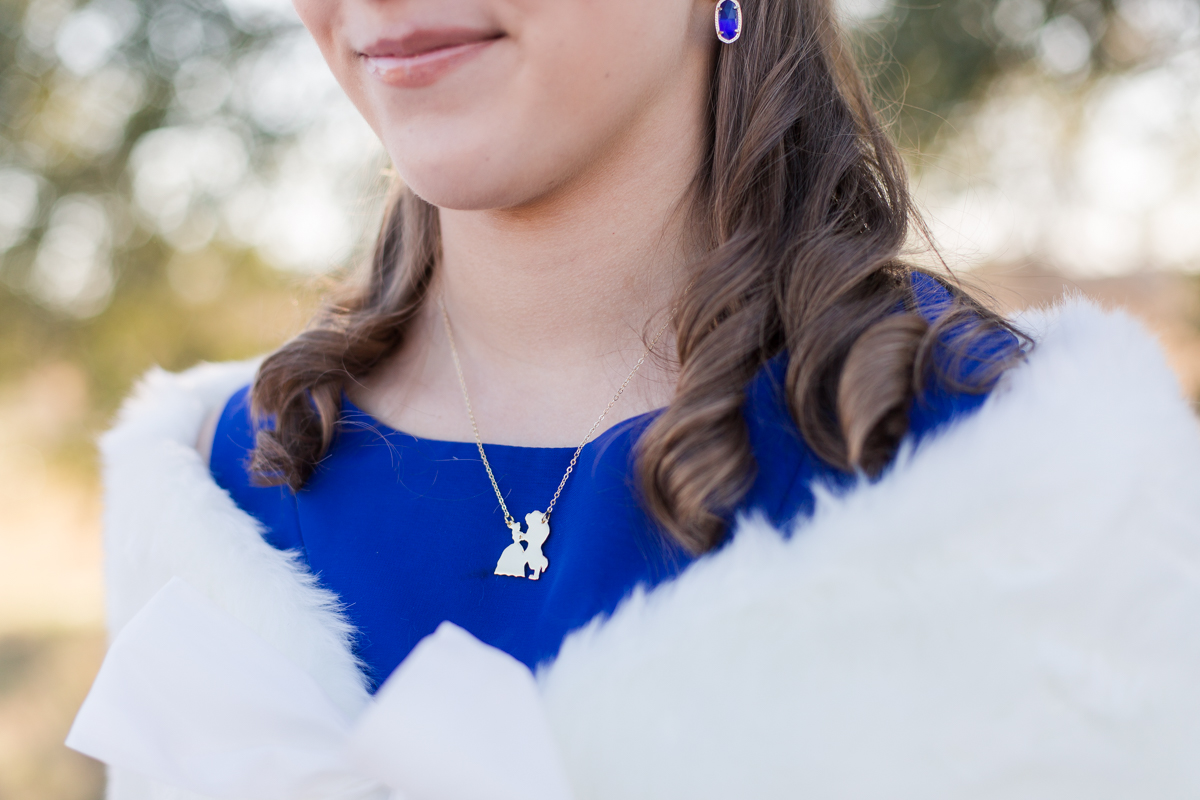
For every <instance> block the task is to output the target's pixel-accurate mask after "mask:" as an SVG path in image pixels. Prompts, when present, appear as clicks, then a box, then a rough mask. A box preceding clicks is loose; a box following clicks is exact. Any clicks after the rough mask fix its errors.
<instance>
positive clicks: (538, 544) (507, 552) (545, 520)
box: [438, 300, 671, 581]
mask: <svg viewBox="0 0 1200 800" xmlns="http://www.w3.org/2000/svg"><path fill="white" fill-rule="evenodd" d="M438 307H439V308H440V309H441V311H442V323H443V324H444V325H445V326H446V338H447V339H449V340H450V355H451V356H452V357H453V358H454V370H455V372H457V373H458V385H459V387H460V388H461V389H462V396H463V402H464V403H466V406H467V416H468V417H469V418H470V419H471V430H472V431H473V432H474V434H475V446H476V447H477V448H479V458H480V460H481V461H483V468H484V469H485V470H487V476H488V480H490V481H491V482H492V490H493V491H494V492H495V493H496V499H497V500H499V501H500V510H501V511H503V512H504V524H505V525H507V526H508V529H509V531H510V532H511V533H512V544H510V545H509V546H508V547H506V548H504V552H503V553H501V554H500V560H499V561H497V562H496V570H495V574H496V575H508V576H510V577H513V578H524V577H528V578H529V580H531V581H536V580H537V579H538V578H539V577H541V574H542V573H543V572H545V571H546V568H547V567H549V566H550V562H549V560H547V558H546V556H545V554H544V553H542V545H543V544H545V542H546V539H547V538H548V537H549V536H550V513H551V512H552V511H554V506H555V504H556V503H558V498H559V496H560V495H561V494H562V490H563V487H564V486H566V485H567V478H570V477H571V473H572V472H574V471H575V464H576V463H577V462H578V461H579V454H580V453H582V452H583V448H584V446H585V445H587V443H588V442H590V441H591V439H592V434H594V433H595V432H596V429H597V428H599V427H600V423H601V422H603V421H604V418H605V417H606V416H608V412H609V411H611V410H612V407H613V406H615V405H616V404H617V401H618V400H620V399H621V395H622V393H624V391H625V387H627V386H628V385H629V382H630V381H632V380H633V376H634V375H636V374H637V371H638V370H639V369H640V368H641V366H642V364H644V363H645V361H646V359H647V358H648V357H649V355H650V353H652V352H653V351H654V347H655V345H657V344H658V340H659V339H661V338H662V335H663V334H664V333H665V332H666V330H667V326H668V325H669V324H670V323H671V320H670V318H668V319H667V321H666V322H664V323H663V326H662V327H661V328H659V329H658V333H656V334H655V335H654V339H653V340H652V341H651V342H650V346H649V347H647V348H646V352H644V353H642V357H641V358H639V359H638V360H637V363H636V364H634V365H633V369H631V370H630V371H629V375H627V376H626V377H625V382H624V383H622V384H621V386H620V388H619V389H617V393H616V394H615V395H613V399H612V400H610V401H609V402H608V405H607V406H605V408H604V410H603V411H602V412H600V417H599V418H598V419H597V420H596V421H595V422H594V423H592V427H591V430H589V431H588V432H587V435H586V436H584V437H583V441H582V442H580V443H579V447H576V448H575V454H574V455H572V456H571V463H569V464H568V465H567V471H566V472H565V473H563V476H562V480H561V481H559V482H558V488H557V489H555V490H554V496H553V497H551V498H550V505H549V506H547V507H546V511H545V513H543V512H541V511H531V512H529V513H528V514H526V515H525V524H526V525H527V526H528V530H527V531H524V532H523V531H522V530H521V523H519V522H517V521H516V520H515V519H513V516H512V514H510V513H509V511H508V506H507V505H505V503H504V495H503V494H502V493H501V492H500V485H499V484H498V483H497V482H496V475H495V473H493V472H492V465H491V464H489V463H488V459H487V453H485V452H483V438H482V437H481V436H480V435H479V425H478V424H476V422H475V412H474V411H473V410H472V409H471V396H470V395H469V394H468V393H467V381H466V379H465V378H464V377H463V371H462V362H461V361H460V360H459V358H458V347H457V346H456V345H455V343H454V331H453V330H451V328H450V315H449V314H447V313H446V304H445V303H443V302H442V301H441V300H439V301H438ZM522 542H524V543H525V546H524V547H522V546H521V543H522ZM526 567H529V569H530V570H531V573H530V574H529V575H528V576H526V575H525V568H526Z"/></svg>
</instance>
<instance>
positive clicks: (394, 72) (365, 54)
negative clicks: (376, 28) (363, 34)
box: [359, 28, 503, 89]
mask: <svg viewBox="0 0 1200 800" xmlns="http://www.w3.org/2000/svg"><path fill="white" fill-rule="evenodd" d="M502 37H503V34H502V33H500V32H497V31H487V30H479V29H468V28H442V29H426V30H417V31H413V32H412V33H410V34H408V35H407V36H404V37H401V38H399V39H381V40H379V41H376V42H374V43H372V44H371V45H369V46H367V47H365V48H363V49H362V50H361V51H360V52H359V55H360V57H361V58H362V59H363V62H364V64H365V66H366V68H367V71H368V72H370V73H371V74H372V75H373V76H375V77H376V78H377V79H378V80H380V81H382V82H383V83H386V84H388V85H389V86H395V87H399V88H406V89H415V88H420V87H423V86H429V85H431V84H432V83H434V82H435V81H437V80H438V79H439V78H441V77H442V76H443V75H445V74H446V73H448V72H450V71H451V70H453V69H455V68H456V67H458V66H460V65H462V64H464V63H465V62H467V61H469V60H470V59H472V58H474V57H475V56H477V55H479V54H480V53H482V52H483V51H484V50H486V49H487V48H488V47H490V46H491V45H492V44H494V43H495V42H496V41H497V40H499V39H500V38H502Z"/></svg>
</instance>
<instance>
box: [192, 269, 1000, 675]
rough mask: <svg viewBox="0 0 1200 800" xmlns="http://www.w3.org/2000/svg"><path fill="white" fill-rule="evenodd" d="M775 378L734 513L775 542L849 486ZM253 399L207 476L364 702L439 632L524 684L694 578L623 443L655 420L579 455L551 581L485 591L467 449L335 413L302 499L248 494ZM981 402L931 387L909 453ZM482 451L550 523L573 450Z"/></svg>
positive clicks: (525, 507) (479, 505)
mask: <svg viewBox="0 0 1200 800" xmlns="http://www.w3.org/2000/svg"><path fill="white" fill-rule="evenodd" d="M931 283H932V281H931ZM925 288H927V289H928V292H932V293H933V301H934V305H936V304H937V302H940V301H941V300H942V299H943V298H942V297H940V296H939V294H938V293H941V294H943V295H944V293H945V290H944V289H941V287H940V286H936V285H934V286H929V287H925ZM921 305H922V308H923V309H928V308H929V305H928V304H926V303H925V302H924V301H923V302H922V304H921ZM1012 344H1013V342H1012V338H1011V336H1009V335H1008V334H1006V333H997V334H996V336H995V337H991V341H990V343H989V344H987V345H986V349H987V351H988V353H985V354H980V357H979V358H977V359H975V363H977V364H981V363H986V362H987V360H988V358H994V357H998V356H999V355H1000V354H1001V353H1007V352H1011V347H1012ZM786 365H787V362H786V357H785V356H780V357H777V358H776V359H774V360H772V361H771V362H770V363H768V364H767V365H766V366H765V367H764V368H763V369H762V370H761V371H760V372H759V374H758V375H757V376H756V377H755V379H754V380H753V382H752V383H751V385H750V387H749V391H748V396H747V402H746V405H745V412H744V413H745V417H746V422H747V424H748V426H749V432H750V441H751V444H752V447H753V451H754V457H755V459H756V461H757V464H758V471H757V477H756V478H755V481H754V483H753V485H752V487H751V489H750V491H749V493H748V494H747V495H746V497H745V499H744V500H743V501H742V503H741V506H740V507H739V509H738V511H757V512H761V513H762V514H764V515H765V516H766V517H767V518H768V519H770V520H771V521H772V522H773V523H775V524H776V525H778V526H784V525H786V524H787V523H789V522H790V521H792V520H793V519H795V518H797V517H801V516H804V515H807V514H810V513H811V511H812V509H813V503H814V497H813V492H812V487H813V485H814V484H815V483H820V482H823V483H826V484H840V483H845V482H846V481H848V480H849V479H850V477H851V476H849V475H847V474H845V473H843V472H840V471H838V470H836V469H835V468H833V467H831V466H830V465H828V464H826V463H824V462H823V461H821V459H819V458H818V457H817V456H816V455H815V454H814V453H813V452H812V450H811V449H810V448H809V447H808V446H807V445H806V444H805V443H804V441H803V439H802V438H801V437H800V434H799V431H798V429H797V427H796V425H795V423H794V422H793V421H792V418H791V415H790V413H789V412H788V408H787V403H786V400H785V397H784V393H783V390H782V387H783V382H784V373H785V370H786ZM248 392H249V389H248V387H247V388H245V389H242V390H241V391H239V392H237V393H236V394H235V395H234V396H233V397H232V398H231V399H230V400H229V401H228V403H227V405H226V406H225V408H224V411H223V413H222V414H221V417H220V421H219V423H218V425H217V429H216V435H215V437H214V441H213V450H212V460H211V469H212V474H213V477H214V478H215V480H216V482H217V483H218V484H219V485H220V486H221V487H223V488H224V489H225V490H226V491H228V492H229V494H230V495H231V496H232V497H233V499H234V501H235V502H236V503H237V504H238V505H239V506H240V507H241V508H242V509H243V510H245V511H246V512H247V513H249V514H250V515H252V516H254V517H256V518H257V519H258V520H259V521H260V522H261V523H262V524H263V526H264V528H265V531H266V532H265V536H266V538H267V541H268V542H269V543H270V544H271V545H273V546H275V547H277V548H279V549H281V550H295V551H297V552H298V553H299V554H300V556H301V558H302V559H303V560H304V561H305V562H306V563H307V565H308V566H309V568H310V569H311V570H312V572H313V573H314V574H315V575H317V576H318V579H319V580H320V582H321V584H322V585H324V586H325V587H326V588H328V589H330V590H332V591H333V592H335V593H336V594H337V595H338V597H340V598H341V600H342V602H343V603H344V604H345V609H346V613H347V615H348V616H349V618H350V620H351V621H352V622H353V623H354V625H355V626H356V627H357V630H358V639H357V643H356V649H357V655H358V656H359V657H360V658H361V659H362V661H363V662H364V664H365V665H366V667H367V669H368V672H369V677H370V679H371V682H372V686H373V687H377V686H378V685H379V684H380V683H381V682H382V681H383V680H385V679H386V678H387V677H388V675H390V674H391V672H392V670H394V669H395V668H396V666H397V665H398V664H399V663H400V662H401V661H402V660H403V659H404V657H405V656H406V655H408V653H409V651H410V650H412V648H413V647H414V646H415V645H416V644H417V642H419V641H420V640H421V639H422V638H423V637H425V636H427V635H428V634H430V633H432V632H433V631H434V629H435V628H436V627H437V626H438V625H439V624H440V623H441V622H442V621H443V620H449V621H451V622H453V623H455V624H456V625H459V626H460V627H462V628H465V629H466V630H468V631H470V632H471V633H472V634H474V635H475V636H476V637H477V638H479V639H480V640H482V641H484V642H487V643H488V644H491V645H493V646H495V647H498V648H500V649H501V650H504V651H506V652H508V653H510V654H511V655H513V656H514V657H515V658H517V659H518V660H520V661H522V662H524V663H525V664H526V665H528V666H529V667H531V668H533V667H535V666H536V665H537V664H538V663H539V662H542V661H545V660H547V659H550V658H553V657H554V655H555V654H556V653H557V652H558V649H559V646H560V645H561V643H562V640H563V638H564V637H565V636H566V635H567V634H568V633H569V632H571V631H572V630H574V629H576V628H579V627H580V626H582V625H584V624H585V623H587V622H588V621H589V620H591V619H592V618H593V617H595V616H596V615H597V614H607V613H611V612H612V611H613V610H614V609H615V608H616V606H617V604H618V603H619V602H620V601H621V599H622V598H624V597H625V596H627V595H628V594H629V593H630V591H631V590H633V588H634V587H636V586H638V585H642V586H647V587H651V586H654V585H655V584H658V583H660V582H662V581H664V580H666V579H668V578H670V577H672V576H674V575H677V574H678V573H679V572H680V571H681V570H682V569H684V568H685V567H686V566H687V565H688V564H689V563H690V561H691V558H690V557H689V555H688V554H687V553H685V552H684V551H683V550H681V549H680V548H678V547H676V546H673V545H671V544H669V543H667V542H666V541H665V540H664V537H663V536H662V534H660V533H659V532H658V531H657V530H656V528H655V527H654V525H653V524H652V522H651V521H650V520H649V518H648V517H647V515H646V513H645V512H644V511H643V510H642V508H641V506H640V505H639V503H638V500H637V498H636V496H635V492H634V489H633V487H632V485H631V483H632V481H631V478H632V475H633V469H632V464H633V456H632V453H633V449H634V444H635V443H636V441H637V439H638V436H639V435H640V434H641V432H642V431H644V430H645V429H646V427H647V426H648V425H649V424H650V422H651V421H652V420H653V419H654V416H655V412H652V413H650V414H645V415H642V416H640V417H636V418H634V419H631V420H628V421H626V422H623V423H621V424H619V425H616V426H614V427H613V428H610V429H609V430H608V431H606V432H604V433H603V434H601V435H600V436H599V437H597V438H596V439H595V440H593V441H592V442H590V443H589V444H588V445H587V446H586V447H585V448H584V449H583V452H582V454H581V455H580V457H579V463H578V466H577V467H576V469H575V472H574V474H573V475H572V476H571V479H570V480H569V481H568V482H567V485H566V487H565V488H564V490H563V493H562V497H561V498H560V499H559V501H558V504H557V506H556V507H555V510H554V516H553V519H552V520H551V529H552V531H553V533H552V534H551V536H550V537H549V539H548V540H547V541H546V543H545V545H544V547H543V551H544V553H545V555H546V557H547V558H548V559H549V568H548V569H547V570H546V572H545V573H544V574H543V575H542V576H541V578H540V579H539V580H537V581H533V580H528V579H521V578H514V577H504V576H497V575H495V574H493V571H494V570H495V568H496V562H497V559H498V558H499V557H500V554H501V553H502V552H503V551H504V550H505V548H506V547H507V546H508V545H510V544H512V534H511V532H510V531H509V529H508V528H507V527H506V526H505V522H504V517H503V513H502V512H501V510H500V506H499V503H497V501H496V497H495V494H494V493H493V491H492V487H491V484H490V483H489V482H488V478H487V475H486V473H485V471H484V468H483V464H482V462H481V461H480V459H479V454H478V452H477V450H476V447H475V444H474V443H473V442H446V441H437V440H433V439H422V438H418V437H415V436H410V435H408V434H406V433H403V432H401V431H397V430H394V429H392V428H389V427H388V426H387V425H384V424H383V423H381V422H379V421H378V420H376V419H374V418H372V417H371V416H370V415H369V414H367V413H365V412H363V411H362V410H360V409H358V408H357V407H355V406H354V404H353V403H351V402H350V401H349V400H348V399H345V400H343V407H342V415H341V424H340V426H339V428H338V433H337V436H336V438H335V440H334V443H333V446H332V448H331V449H330V452H329V454H328V456H327V457H326V458H325V459H324V460H323V461H322V462H321V464H320V465H319V467H318V468H317V470H316V472H315V473H314V474H313V476H312V478H311V479H310V480H309V482H308V484H307V485H306V486H305V487H304V488H303V489H302V490H301V491H299V492H296V493H293V492H292V491H291V490H290V489H288V488H286V487H258V486H254V485H252V483H251V481H250V477H249V475H248V473H247V469H246V465H247V462H248V459H249V454H250V452H251V450H252V448H253V441H254V433H253V424H252V421H251V418H250V414H249V398H248ZM984 399H985V397H984V396H983V395H970V394H952V393H949V392H946V391H943V390H940V389H939V388H938V387H936V386H935V387H931V388H930V390H929V391H928V392H927V393H926V395H925V397H924V398H923V399H922V400H921V401H918V402H914V403H913V406H912V408H911V410H910V436H912V437H914V438H916V439H920V438H921V437H923V436H925V435H927V434H928V433H929V432H930V431H932V430H934V429H936V428H937V427H938V426H939V425H941V424H943V423H945V422H946V421H948V420H950V419H951V418H953V417H955V416H957V415H960V414H963V413H966V412H969V411H971V410H972V409H975V408H977V407H978V406H979V405H980V404H982V403H983V401H984ZM486 450H487V455H488V460H489V461H490V462H491V464H492V468H493V470H494V472H495V475H496V480H497V482H498V483H499V485H500V488H501V491H502V492H503V493H504V495H505V502H506V503H507V505H508V507H509V509H510V510H511V511H512V514H513V516H514V517H516V518H517V519H518V520H519V521H521V522H522V523H524V517H525V514H527V513H529V512H531V511H534V510H535V509H536V510H545V508H546V505H547V503H548V502H549V500H550V496H551V494H552V493H553V491H554V488H555V487H556V486H557V485H558V482H559V480H560V479H561V478H562V474H563V472H564V470H565V469H566V466H567V462H568V461H570V458H571V454H572V452H573V451H574V448H569V447H514V446H506V445H486Z"/></svg>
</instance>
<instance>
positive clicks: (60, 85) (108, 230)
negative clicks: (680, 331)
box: [0, 0, 1200, 425]
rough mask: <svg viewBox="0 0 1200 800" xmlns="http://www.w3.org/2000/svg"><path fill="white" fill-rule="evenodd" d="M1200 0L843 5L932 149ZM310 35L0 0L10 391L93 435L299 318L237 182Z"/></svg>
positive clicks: (261, 0)
mask: <svg viewBox="0 0 1200 800" xmlns="http://www.w3.org/2000/svg"><path fill="white" fill-rule="evenodd" d="M754 1H755V0H751V1H750V2H749V3H748V4H747V5H748V12H749V13H751V14H752V13H753V3H754ZM760 1H761V0H760ZM1198 2H1200V0H1121V3H1122V4H1123V5H1121V6H1120V7H1118V5H1116V4H1115V3H1116V0H1048V2H1044V0H944V1H943V2H929V3H927V4H915V3H912V2H911V0H907V1H906V2H903V3H901V4H896V5H892V4H889V2H888V0H843V8H844V11H845V13H846V15H847V18H848V19H849V20H850V21H851V30H852V37H853V39H854V42H855V45H856V47H857V51H858V52H859V54H860V55H861V59H862V62H863V63H864V65H865V66H866V67H867V70H868V72H869V73H870V74H871V75H872V76H873V84H874V86H875V87H876V88H877V91H878V94H879V96H880V98H881V102H882V104H883V105H884V106H885V107H886V108H887V109H890V111H891V116H893V117H894V118H895V119H896V122H897V129H898V132H899V135H900V137H901V139H902V140H903V142H904V143H905V144H907V145H908V146H910V147H921V146H924V145H927V144H928V143H929V142H930V141H931V139H932V137H933V136H934V134H936V133H937V131H938V130H939V128H940V127H941V125H942V122H943V120H944V119H946V118H947V117H950V116H952V115H953V114H955V113H956V110H957V109H960V108H962V107H964V104H969V103H970V102H971V101H972V100H974V99H976V98H978V97H980V96H981V94H982V93H984V92H986V90H987V87H988V86H989V84H990V83H991V82H992V81H994V80H996V79H997V78H998V77H999V76H1002V75H1004V74H1005V73H1007V72H1011V71H1013V70H1017V69H1025V68H1028V67H1029V66H1030V65H1034V66H1036V67H1038V68H1040V69H1042V70H1043V71H1046V72H1049V73H1051V74H1052V75H1054V76H1056V77H1057V79H1060V80H1062V81H1064V82H1068V83H1069V82H1072V81H1074V82H1082V81H1086V80H1088V76H1089V75H1096V74H1101V73H1103V72H1106V71H1111V70H1114V69H1128V68H1132V67H1136V66H1137V65H1139V64H1142V63H1145V61H1146V60H1147V59H1148V58H1150V57H1151V55H1152V53H1153V52H1154V51H1153V48H1151V47H1150V45H1149V43H1148V42H1147V41H1146V40H1145V36H1144V35H1142V34H1139V33H1138V31H1137V30H1135V29H1134V28H1133V27H1131V26H1130V25H1129V24H1128V22H1127V17H1128V14H1125V15H1124V16H1123V13H1124V12H1125V11H1128V9H1129V8H1132V7H1135V6H1138V4H1142V5H1145V4H1147V3H1150V4H1152V5H1153V4H1157V5H1156V6H1155V8H1159V9H1160V11H1161V9H1162V8H1166V9H1167V10H1168V12H1170V9H1175V12H1172V13H1185V12H1186V11H1187V9H1188V8H1192V9H1193V10H1194V8H1195V7H1196V5H1197V3H1198ZM1180 9H1183V11H1180ZM1162 13H1167V12H1162ZM1160 16H1161V13H1160ZM1168 16H1169V13H1168ZM296 36H297V29H296V23H295V22H294V20H293V18H292V17H291V15H290V14H288V13H287V12H286V11H281V10H280V9H279V7H278V5H277V4H275V3H274V2H273V0H237V2H234V0H225V2H223V1H222V0H90V2H86V3H81V4H77V3H75V2H74V1H73V0H0V119H2V120H3V128H2V132H0V382H3V381H4V380H11V379H13V378H14V377H17V376H20V375H22V374H25V373H26V372H28V371H29V370H30V369H32V368H34V367H35V366H36V365H38V364H41V363H44V362H48V361H67V362H70V363H72V364H74V365H77V366H78V367H79V368H80V369H82V370H83V371H84V372H85V373H86V375H87V377H88V380H89V382H90V386H91V390H92V396H93V405H94V408H95V414H96V419H95V420H94V424H97V425H98V424H99V423H100V421H101V420H102V419H103V418H104V417H105V416H106V415H107V414H109V413H111V410H112V408H113V407H114V405H115V404H116V402H118V400H119V398H120V397H121V395H122V394H123V393H124V392H125V391H126V390H127V388H128V385H129V382H130V381H131V380H132V379H133V378H134V377H135V376H136V375H137V374H139V373H140V372H142V371H144V370H145V369H146V368H147V367H148V366H150V365H152V364H155V363H157V364H161V365H163V366H165V367H167V368H182V367H185V366H188V365H189V364H191V363H194V362H195V361H197V360H200V359H226V358H233V357H239V356H244V355H249V354H251V353H254V352H258V351H261V350H264V349H267V348H269V347H271V346H272V345H274V344H276V343H277V342H278V341H279V339H280V338H281V337H282V336H284V335H286V333H287V332H288V331H290V330H294V329H295V328H296V327H297V326H298V325H299V324H301V321H302V320H303V318H304V316H305V309H306V308H307V306H308V305H309V304H311V302H312V296H313V293H312V291H311V290H310V289H311V287H308V284H309V282H310V281H309V280H308V279H304V278H302V277H297V276H296V275H295V274H294V273H292V274H288V273H286V272H283V271H280V270H277V269H273V268H272V267H270V266H268V265H267V264H266V263H265V262H264V260H263V259H262V258H261V257H260V256H259V255H258V254H257V251H256V250H255V249H254V248H253V247H251V246H250V245H249V244H247V243H246V242H247V237H246V236H244V235H241V236H239V235H238V234H237V227H238V224H239V219H241V217H242V215H243V212H242V210H241V209H242V208H243V207H245V203H244V202H243V201H244V200H245V194H246V193H245V192H244V191H242V190H243V189H244V187H245V186H246V185H248V184H253V183H254V181H255V180H256V176H259V175H262V174H266V173H269V172H270V171H271V170H272V169H276V168H277V167H278V164H279V163H280V159H283V158H285V157H286V156H285V154H286V153H287V149H288V147H290V146H291V145H292V144H293V143H294V141H295V139H296V137H297V136H298V135H299V133H300V132H301V131H302V130H303V129H304V126H305V125H306V124H307V123H309V122H311V121H312V120H311V117H305V115H304V113H302V110H301V111H300V112H298V111H297V108H301V109H302V107H304V106H305V105H306V100H305V97H304V96H303V94H301V95H296V94H295V91H294V89H293V92H292V94H291V95H288V94H287V92H282V95H283V96H282V99H281V98H280V97H279V96H278V95H279V94H280V92H279V91H277V90H279V89H280V87H281V84H280V83H279V81H278V80H275V81H274V82H272V77H271V75H270V74H269V73H270V70H272V69H273V70H274V71H275V73H279V72H280V71H281V70H282V71H285V72H286V71H287V70H288V69H290V68H291V67H290V66H289V65H290V64H291V63H292V62H290V61H289V58H290V57H291V56H289V55H288V54H289V53H291V52H292V50H289V49H287V47H285V45H287V43H288V42H294V41H295V40H296ZM1139 37H1140V38H1139ZM293 49H294V48H293ZM264 70H265V71H264ZM290 77H291V78H292V80H290V81H288V83H290V84H296V83H297V82H299V83H301V84H302V83H303V79H304V76H303V75H301V76H298V77H297V76H294V75H293V76H290ZM289 103H290V105H289ZM308 111H309V113H310V114H311V113H312V109H308ZM164 186H165V187H166V189H164ZM180 186H183V190H180ZM181 198H182V199H181ZM239 203H241V205H239ZM295 298H300V300H299V301H298V303H299V304H298V305H297V300H296V299H295Z"/></svg>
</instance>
